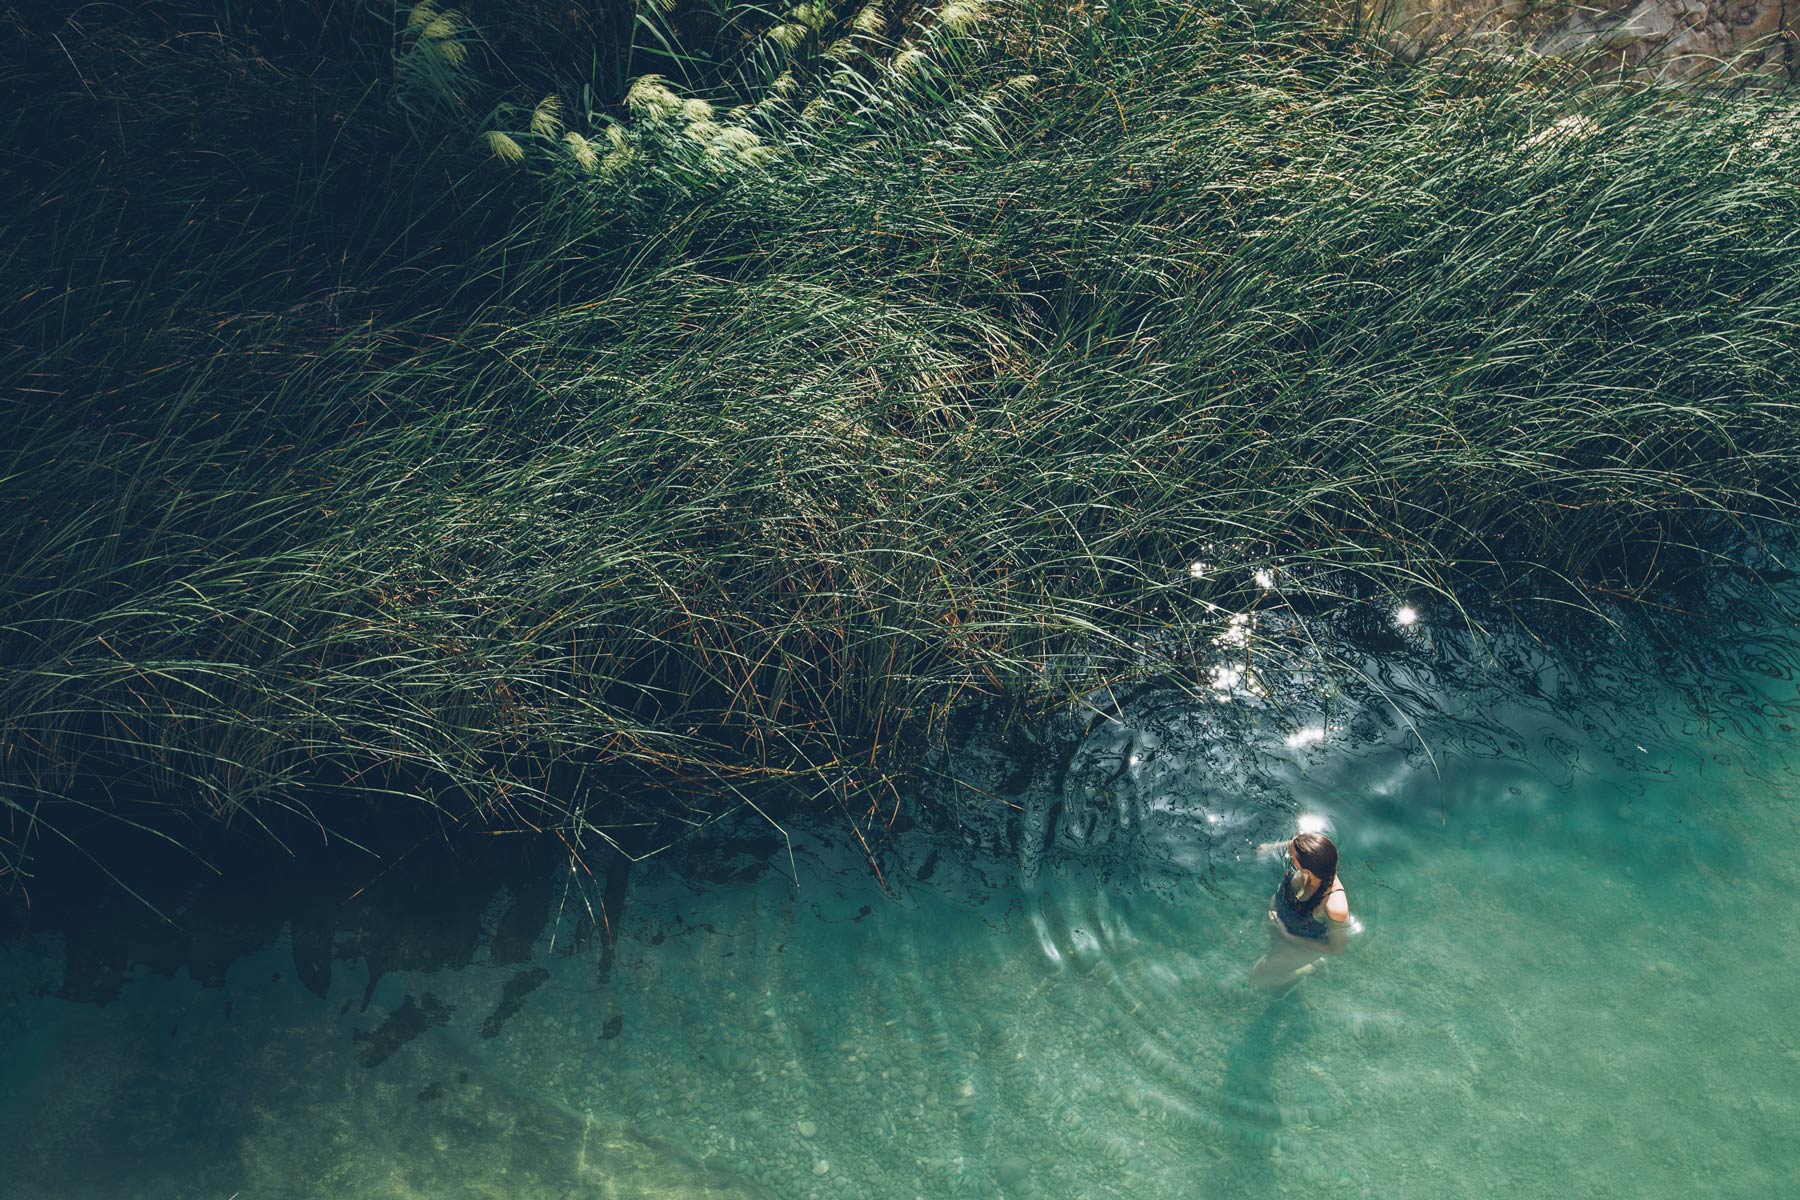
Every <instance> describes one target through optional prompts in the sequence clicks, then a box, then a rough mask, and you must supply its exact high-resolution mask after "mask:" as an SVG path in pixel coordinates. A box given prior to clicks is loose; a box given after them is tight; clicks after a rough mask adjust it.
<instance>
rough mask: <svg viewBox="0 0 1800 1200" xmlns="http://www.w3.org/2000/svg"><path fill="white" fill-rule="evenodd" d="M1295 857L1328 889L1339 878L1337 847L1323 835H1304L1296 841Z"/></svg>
mask: <svg viewBox="0 0 1800 1200" xmlns="http://www.w3.org/2000/svg"><path fill="white" fill-rule="evenodd" d="M1293 845H1294V857H1295V858H1297V859H1299V860H1300V865H1301V866H1303V867H1305V868H1306V869H1307V870H1308V871H1311V872H1312V873H1313V874H1314V875H1317V876H1318V877H1319V881H1320V882H1321V883H1322V884H1323V885H1324V886H1326V887H1330V886H1331V881H1332V880H1333V879H1335V878H1337V858H1338V855H1337V847H1336V846H1334V845H1332V844H1331V839H1330V838H1328V837H1326V836H1325V835H1324V834H1322V833H1303V834H1300V835H1299V836H1298V837H1296V838H1295V839H1294V843H1293Z"/></svg>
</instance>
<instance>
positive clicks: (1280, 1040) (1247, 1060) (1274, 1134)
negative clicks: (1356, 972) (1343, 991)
mask: <svg viewBox="0 0 1800 1200" xmlns="http://www.w3.org/2000/svg"><path fill="white" fill-rule="evenodd" d="M1304 987H1305V982H1304V981H1302V982H1301V983H1296V984H1293V985H1291V986H1289V987H1288V988H1286V989H1285V990H1281V991H1277V992H1275V993H1274V994H1272V995H1270V996H1268V997H1266V998H1265V997H1263V996H1260V995H1259V996H1258V997H1257V998H1256V1003H1258V1004H1260V1005H1261V1008H1260V1010H1259V1011H1258V1012H1257V1013H1256V1015H1255V1016H1253V1017H1251V1019H1250V1021H1249V1023H1248V1024H1246V1025H1245V1026H1244V1028H1243V1030H1242V1032H1241V1033H1239V1035H1238V1037H1237V1038H1236V1040H1235V1041H1233V1042H1232V1043H1231V1045H1230V1047H1229V1048H1228V1049H1227V1050H1226V1052H1225V1078H1224V1080H1223V1083H1222V1085H1221V1086H1222V1089H1223V1096H1222V1100H1223V1107H1224V1109H1225V1135H1226V1139H1225V1145H1224V1148H1225V1150H1226V1152H1227V1157H1226V1159H1225V1160H1224V1161H1222V1162H1221V1163H1220V1164H1219V1167H1218V1170H1217V1172H1216V1173H1215V1175H1214V1176H1213V1180H1212V1182H1213V1185H1214V1186H1213V1188H1212V1189H1210V1190H1209V1191H1207V1192H1206V1193H1205V1194H1206V1195H1207V1196H1208V1197H1212V1196H1218V1197H1221V1198H1222V1197H1243V1198H1249V1197H1257V1196H1274V1195H1276V1194H1277V1190H1278V1189H1277V1170H1276V1168H1277V1167H1278V1165H1279V1164H1278V1162H1277V1160H1278V1159H1279V1158H1281V1157H1282V1156H1283V1155H1284V1154H1289V1153H1292V1151H1293V1149H1294V1145H1293V1142H1294V1138H1293V1135H1292V1134H1287V1133H1283V1132H1282V1129H1283V1120H1282V1113H1283V1110H1284V1106H1283V1104H1282V1103H1281V1100H1280V1099H1279V1098H1278V1096H1277V1094H1276V1086H1275V1067H1276V1063H1277V1062H1278V1061H1282V1060H1285V1059H1290V1058H1294V1057H1295V1056H1296V1054H1297V1052H1300V1051H1303V1050H1304V1047H1305V1045H1306V1044H1307V1042H1308V1041H1309V1040H1310V1039H1311V1036H1312V1034H1313V1031H1314V1029H1315V1024H1316V1023H1315V1022H1314V1020H1313V1013H1312V1008H1311V1006H1310V1005H1309V1004H1308V1003H1307V1002H1306V1000H1305V999H1303V998H1302V996H1301V992H1302V990H1303V989H1304ZM1288 1073H1289V1074H1290V1075H1291V1074H1293V1072H1291V1071H1290V1072H1288ZM1294 1099H1295V1097H1289V1103H1290V1105H1291V1104H1292V1101H1293V1100H1294Z"/></svg>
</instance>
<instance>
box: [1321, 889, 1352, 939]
mask: <svg viewBox="0 0 1800 1200" xmlns="http://www.w3.org/2000/svg"><path fill="white" fill-rule="evenodd" d="M1349 942H1350V901H1349V899H1348V898H1347V897H1346V896H1345V895H1344V889H1343V888H1341V887H1340V888H1335V889H1333V890H1332V893H1331V895H1329V896H1327V897H1325V953H1327V954H1342V953H1343V952H1344V948H1345V947H1346V946H1347V945H1348V944H1349Z"/></svg>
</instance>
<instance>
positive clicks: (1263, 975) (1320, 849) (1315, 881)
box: [1250, 833, 1350, 987]
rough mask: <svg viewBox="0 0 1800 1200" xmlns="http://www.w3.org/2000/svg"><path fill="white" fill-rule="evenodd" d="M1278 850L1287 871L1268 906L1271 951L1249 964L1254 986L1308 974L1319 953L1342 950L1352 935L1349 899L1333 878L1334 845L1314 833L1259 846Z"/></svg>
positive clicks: (1324, 953)
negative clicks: (1283, 857)
mask: <svg viewBox="0 0 1800 1200" xmlns="http://www.w3.org/2000/svg"><path fill="white" fill-rule="evenodd" d="M1257 849H1258V851H1259V852H1261V853H1267V852H1269V851H1271V850H1279V851H1281V852H1282V854H1283V855H1285V856H1286V858H1287V861H1288V869H1287V874H1286V875H1283V876H1282V877H1281V886H1280V887H1278V888H1276V889H1275V897H1274V899H1273V900H1272V901H1271V903H1272V904H1273V907H1272V908H1270V909H1269V940H1270V942H1271V943H1272V944H1271V945H1270V946H1269V952H1268V953H1267V954H1265V955H1263V956H1262V957H1261V958H1260V959H1258V960H1257V962H1256V965H1255V966H1254V967H1251V968H1250V982H1251V983H1252V984H1254V985H1255V986H1257V987H1279V986H1280V985H1281V984H1284V983H1292V982H1294V981H1295V980H1297V979H1299V978H1300V977H1301V976H1302V975H1305V974H1307V973H1309V972H1310V971H1311V970H1312V969H1313V968H1314V967H1315V966H1316V965H1317V964H1318V961H1319V959H1320V958H1321V957H1323V956H1324V955H1327V954H1342V953H1343V952H1344V943H1345V942H1346V941H1347V940H1348V939H1349V936H1350V899H1349V897H1348V896H1347V895H1346V894H1345V893H1344V885H1343V884H1342V883H1341V882H1340V881H1339V880H1338V877H1337V860H1338V852H1337V847H1336V846H1334V845H1332V844H1331V839H1330V838H1328V837H1326V836H1324V835H1323V834H1318V833H1303V834H1300V835H1299V836H1298V837H1295V838H1292V839H1290V840H1288V841H1285V842H1270V843H1268V844H1267V845H1263V846H1259V847H1257Z"/></svg>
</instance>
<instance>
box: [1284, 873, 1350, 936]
mask: <svg viewBox="0 0 1800 1200" xmlns="http://www.w3.org/2000/svg"><path fill="white" fill-rule="evenodd" d="M1293 882H1294V868H1292V867H1289V868H1288V871H1287V874H1286V875H1283V876H1282V877H1281V886H1280V887H1278V888H1276V889H1275V900H1274V906H1275V915H1276V917H1278V918H1279V919H1280V921H1281V927H1282V928H1283V929H1285V930H1287V931H1288V932H1289V933H1291V934H1293V935H1294V936H1295V937H1301V938H1310V939H1311V940H1313V941H1315V942H1323V941H1326V940H1328V939H1329V938H1330V937H1331V930H1330V928H1329V927H1328V926H1327V925H1326V924H1325V922H1324V921H1321V920H1319V918H1317V917H1315V916H1313V909H1315V908H1317V907H1318V906H1319V902H1320V901H1322V900H1323V899H1325V897H1326V896H1327V895H1328V894H1330V891H1331V888H1332V886H1333V885H1334V884H1335V883H1336V882H1337V880H1335V879H1332V880H1328V881H1327V882H1326V883H1324V884H1323V885H1322V886H1320V887H1319V888H1317V889H1315V890H1314V891H1313V892H1312V893H1311V894H1310V895H1309V896H1308V897H1307V898H1306V899H1304V900H1296V899H1294V891H1293V888H1291V887H1290V886H1289V885H1290V884H1292V883H1293Z"/></svg>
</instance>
